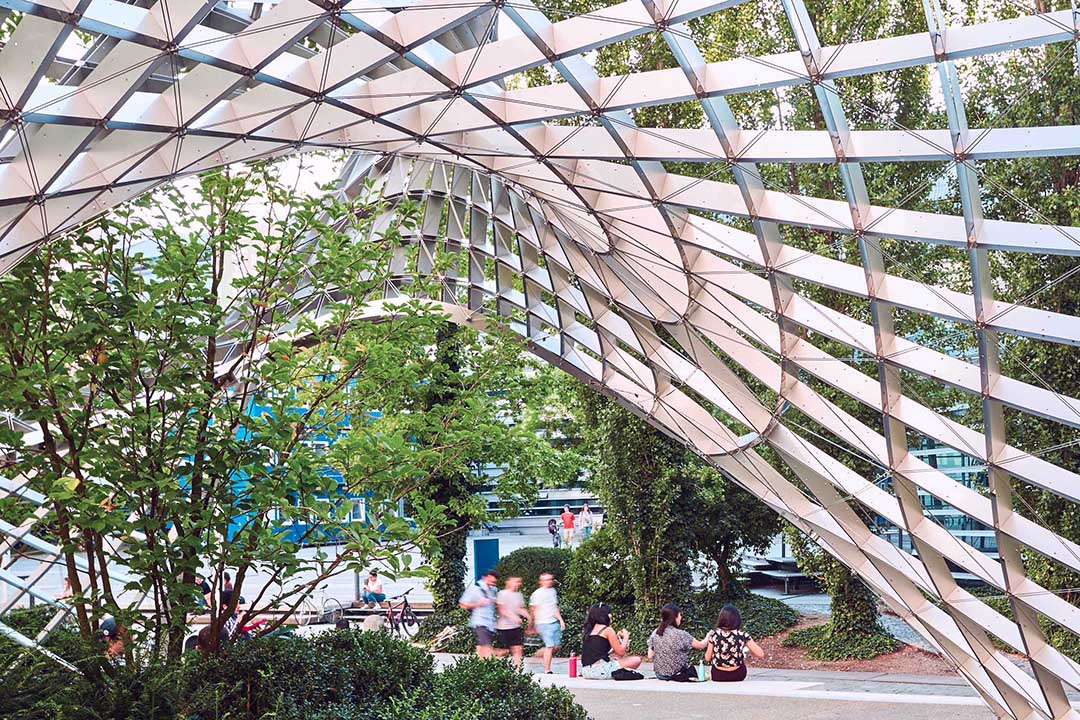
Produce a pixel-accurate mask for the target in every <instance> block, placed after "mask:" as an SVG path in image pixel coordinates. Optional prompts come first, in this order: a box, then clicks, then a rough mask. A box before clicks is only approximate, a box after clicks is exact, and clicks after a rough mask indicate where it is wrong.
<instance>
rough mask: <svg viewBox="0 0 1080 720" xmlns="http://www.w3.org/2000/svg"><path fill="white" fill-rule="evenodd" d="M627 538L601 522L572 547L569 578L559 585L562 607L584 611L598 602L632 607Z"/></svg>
mask: <svg viewBox="0 0 1080 720" xmlns="http://www.w3.org/2000/svg"><path fill="white" fill-rule="evenodd" d="M628 556H629V553H628V551H627V549H626V543H625V541H624V540H623V539H622V538H620V537H618V536H617V535H616V534H615V532H614V531H613V530H611V529H610V526H608V525H604V526H601V527H600V529H599V530H597V531H596V532H594V533H593V534H592V537H590V538H589V539H588V540H586V541H585V542H583V543H581V545H579V546H578V548H577V549H576V550H574V551H573V557H572V558H571V560H570V567H569V568H568V570H567V573H566V578H565V580H564V582H563V583H562V585H561V586H560V587H559V595H560V607H561V608H563V607H574V608H578V609H580V610H582V611H584V610H586V609H588V608H589V606H591V605H592V604H593V603H595V602H599V601H601V600H602V601H604V602H606V603H607V604H608V605H612V606H619V607H631V606H633V604H634V587H633V585H632V584H631V582H630V574H629V572H627V569H626V568H627V562H628Z"/></svg>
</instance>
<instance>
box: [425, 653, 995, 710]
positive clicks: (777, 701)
mask: <svg viewBox="0 0 1080 720" xmlns="http://www.w3.org/2000/svg"><path fill="white" fill-rule="evenodd" d="M454 659H455V656H452V655H445V654H439V655H436V661H437V663H438V664H440V665H443V664H447V663H450V662H453V661H454ZM525 667H526V669H527V670H528V671H530V672H533V673H536V674H537V682H539V683H540V684H541V685H545V686H556V687H564V688H567V689H568V690H570V691H571V692H572V693H574V696H575V697H576V698H577V699H578V702H580V703H581V704H582V705H583V706H584V707H585V708H586V709H587V710H588V711H589V714H590V716H591V717H592V718H594V720H609V719H610V720H631V719H635V720H636V718H638V717H642V718H649V719H650V720H694V719H695V718H702V719H704V718H710V719H711V718H716V717H721V716H722V717H724V718H725V720H729V719H733V720H778V719H780V718H792V717H797V718H798V720H818V719H819V718H858V719H859V720H879V719H880V720H896V719H897V718H904V720H909V719H910V720H923V719H925V720H940V719H942V718H957V720H990V718H992V717H993V714H992V713H991V712H990V711H989V710H988V709H987V708H986V707H985V706H984V705H983V703H982V701H981V700H980V699H979V697H978V696H977V695H976V694H975V691H974V690H972V689H971V688H970V687H969V686H968V685H967V683H965V682H964V681H963V680H962V679H961V678H959V677H957V676H955V675H900V674H890V673H869V672H835V671H825V670H779V669H770V668H750V674H749V676H748V677H747V679H746V681H744V682H741V683H730V684H728V683H713V682H707V683H672V682H664V681H661V680H657V679H656V678H655V677H653V676H652V667H651V666H650V665H649V664H648V663H645V664H644V665H643V666H642V672H643V674H644V675H645V676H646V679H644V680H637V681H634V682H616V681H614V680H585V679H582V678H570V677H569V676H568V674H567V673H568V661H567V660H566V659H565V658H560V659H556V660H555V662H554V663H553V664H552V670H553V671H554V674H553V675H543V674H539V673H541V671H542V669H543V667H542V665H541V663H540V661H539V660H538V659H536V658H528V659H527V661H526V665H525Z"/></svg>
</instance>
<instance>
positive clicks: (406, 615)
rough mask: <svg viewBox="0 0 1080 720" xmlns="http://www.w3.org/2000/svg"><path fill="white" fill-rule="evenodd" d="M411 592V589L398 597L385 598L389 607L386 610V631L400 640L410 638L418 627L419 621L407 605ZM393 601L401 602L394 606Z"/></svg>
mask: <svg viewBox="0 0 1080 720" xmlns="http://www.w3.org/2000/svg"><path fill="white" fill-rule="evenodd" d="M412 591H413V589H412V588H409V589H408V590H406V591H405V592H403V593H401V594H400V595H395V596H394V597H392V598H387V603H388V605H389V607H387V609H386V624H387V630H389V631H390V632H392V633H394V634H395V635H397V636H398V637H401V638H411V637H412V636H413V635H415V634H416V631H417V629H418V628H419V627H420V619H419V618H418V617H416V612H415V611H414V610H413V608H412V605H410V604H409V598H408V595H409V593H411V592H412ZM395 600H401V602H400V603H398V604H397V605H394V601H395Z"/></svg>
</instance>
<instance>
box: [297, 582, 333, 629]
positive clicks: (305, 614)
mask: <svg viewBox="0 0 1080 720" xmlns="http://www.w3.org/2000/svg"><path fill="white" fill-rule="evenodd" d="M344 615H345V606H344V605H342V604H341V601H339V600H337V599H336V598H332V597H329V596H327V594H326V588H325V587H324V588H323V590H322V592H321V593H319V595H318V597H316V596H315V594H314V593H312V594H311V595H309V596H307V597H306V598H304V601H303V602H302V603H300V606H299V607H298V608H296V622H297V623H298V624H299V625H318V624H319V623H336V622H337V621H338V620H340V619H341V618H342V617H343V616H344Z"/></svg>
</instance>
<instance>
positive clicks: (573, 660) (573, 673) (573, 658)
mask: <svg viewBox="0 0 1080 720" xmlns="http://www.w3.org/2000/svg"><path fill="white" fill-rule="evenodd" d="M570 677H572V678H576V677H577V655H575V654H574V653H570Z"/></svg>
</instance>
